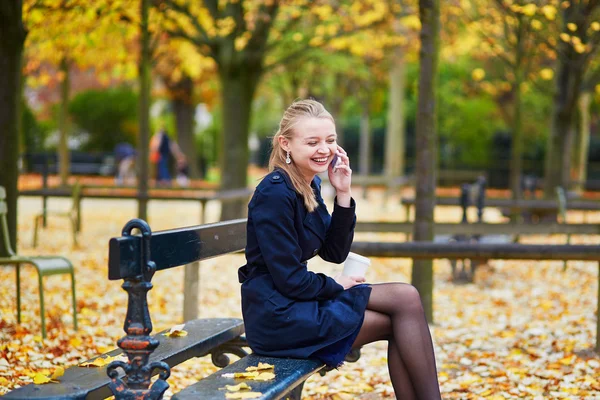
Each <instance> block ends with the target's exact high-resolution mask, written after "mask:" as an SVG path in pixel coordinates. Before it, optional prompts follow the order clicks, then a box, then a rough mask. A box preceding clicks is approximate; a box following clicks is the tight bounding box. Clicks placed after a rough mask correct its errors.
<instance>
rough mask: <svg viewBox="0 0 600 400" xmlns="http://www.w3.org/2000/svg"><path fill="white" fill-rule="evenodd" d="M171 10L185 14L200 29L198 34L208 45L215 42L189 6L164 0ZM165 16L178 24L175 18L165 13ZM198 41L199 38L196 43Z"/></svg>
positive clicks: (171, 0) (195, 40)
mask: <svg viewBox="0 0 600 400" xmlns="http://www.w3.org/2000/svg"><path fill="white" fill-rule="evenodd" d="M162 1H163V2H164V3H165V4H166V5H167V6H168V7H169V8H170V9H171V10H173V11H175V12H177V13H179V14H180V15H183V16H184V17H186V18H187V19H188V20H189V21H190V22H191V23H192V25H193V26H194V28H195V29H196V30H197V31H198V34H199V35H200V36H201V38H202V39H201V40H202V42H203V44H207V45H209V46H210V45H211V44H212V43H213V40H212V39H211V38H209V36H208V34H207V33H206V30H205V29H204V28H203V27H202V25H200V22H198V18H195V17H194V16H193V15H192V12H191V11H190V9H189V6H188V5H187V4H186V5H182V4H178V3H176V2H175V1H173V0H162ZM165 17H166V18H167V19H169V20H170V21H171V22H173V23H175V24H176V25H178V24H177V22H176V21H175V20H173V19H172V18H170V17H167V16H166V14H165ZM180 29H181V28H180ZM197 41H199V39H198V38H195V39H194V43H196V42H197Z"/></svg>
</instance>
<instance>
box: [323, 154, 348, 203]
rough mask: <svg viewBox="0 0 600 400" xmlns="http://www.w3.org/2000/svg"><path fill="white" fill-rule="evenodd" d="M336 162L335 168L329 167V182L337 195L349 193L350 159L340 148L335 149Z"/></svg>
mask: <svg viewBox="0 0 600 400" xmlns="http://www.w3.org/2000/svg"><path fill="white" fill-rule="evenodd" d="M337 156H338V161H337V163H336V165H335V166H331V165H330V166H329V170H328V172H329V182H330V183H331V186H333V187H334V188H335V191H336V192H337V194H338V195H340V194H342V193H349V192H350V184H351V182H352V170H351V169H350V159H349V158H348V154H347V153H346V150H344V149H342V148H341V147H340V146H338V147H337Z"/></svg>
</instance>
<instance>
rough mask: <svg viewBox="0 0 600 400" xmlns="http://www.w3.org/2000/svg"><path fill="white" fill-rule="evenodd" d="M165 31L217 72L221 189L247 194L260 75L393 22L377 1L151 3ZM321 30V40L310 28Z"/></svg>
mask: <svg viewBox="0 0 600 400" xmlns="http://www.w3.org/2000/svg"><path fill="white" fill-rule="evenodd" d="M155 4H156V6H157V7H158V8H159V10H160V11H162V12H163V13H164V15H165V18H166V19H167V20H169V22H170V25H169V26H168V29H167V31H168V32H169V34H170V35H171V36H173V37H179V38H182V39H185V40H188V41H189V42H191V43H193V44H194V45H195V46H196V47H197V48H198V50H199V51H200V52H201V53H202V54H204V55H206V56H208V57H211V58H212V59H213V60H214V61H215V64H216V66H217V71H218V72H217V73H218V76H219V82H220V87H221V88H220V90H221V104H222V109H223V115H222V118H223V120H222V122H223V123H222V125H223V135H222V138H221V139H222V146H221V148H222V149H226V151H223V152H222V154H221V160H220V161H221V185H222V188H224V189H233V188H240V187H245V186H246V180H247V170H246V169H247V165H248V131H249V126H250V117H251V109H252V102H253V99H254V95H255V92H256V89H257V85H258V83H259V82H260V79H261V77H262V76H263V75H264V73H265V72H266V71H268V70H269V69H271V68H274V67H275V66H277V65H280V64H283V63H286V62H289V61H291V60H293V59H295V58H297V57H298V56H300V55H302V54H304V53H305V52H306V51H307V49H309V48H310V47H311V46H318V45H320V44H324V43H326V42H328V41H329V40H330V39H331V38H334V37H339V36H343V35H348V34H350V33H352V32H354V31H356V30H360V29H365V28H367V27H369V26H372V25H373V24H376V23H381V22H383V21H387V20H389V19H390V18H393V17H394V15H393V11H392V10H391V8H390V4H389V3H387V2H384V1H373V0H370V1H368V0H362V1H342V2H339V1H335V2H334V1H324V0H323V1H313V2H311V1H307V0H288V1H283V0H281V1H276V0H260V1H258V0H257V1H247V0H246V1H244V0H235V1H233V0H230V1H217V0H205V1H202V2H194V3H188V2H184V1H181V0H155ZM323 26H325V27H326V28H325V30H324V31H323V32H322V34H320V33H319V32H317V31H316V29H317V28H319V27H323ZM243 208H244V205H243V203H242V202H236V203H233V202H232V203H230V204H228V205H225V206H224V207H223V210H222V213H221V218H222V219H231V218H235V217H238V216H239V215H240V214H241V213H243Z"/></svg>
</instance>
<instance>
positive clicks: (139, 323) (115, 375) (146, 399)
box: [106, 219, 171, 400]
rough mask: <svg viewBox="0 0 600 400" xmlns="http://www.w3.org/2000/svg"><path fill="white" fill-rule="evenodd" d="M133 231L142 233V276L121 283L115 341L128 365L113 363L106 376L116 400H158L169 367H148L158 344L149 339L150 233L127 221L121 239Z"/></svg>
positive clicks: (138, 222)
mask: <svg viewBox="0 0 600 400" xmlns="http://www.w3.org/2000/svg"><path fill="white" fill-rule="evenodd" d="M134 228H137V229H139V230H140V231H141V232H142V246H141V254H140V257H139V259H138V261H139V262H140V266H141V270H142V274H141V275H140V276H137V277H135V278H128V279H125V282H124V283H123V286H122V287H123V289H124V290H126V291H127V295H128V301H127V316H126V318H125V326H124V330H125V332H126V333H127V335H126V336H124V337H122V338H121V339H119V341H118V342H117V344H118V346H119V347H120V348H121V349H122V350H123V352H124V353H125V354H127V358H128V360H129V362H127V363H125V362H123V361H113V362H112V363H110V365H109V366H108V368H107V370H106V372H107V374H108V376H109V377H110V378H111V380H112V382H111V383H110V384H109V387H110V389H111V391H112V392H113V394H114V395H115V398H116V399H117V400H141V399H143V400H159V399H162V396H163V394H164V392H165V391H166V390H167V389H168V388H169V384H168V383H167V378H169V375H170V373H171V372H170V369H169V366H168V365H167V364H166V363H164V362H152V363H149V361H148V359H149V358H150V354H152V352H153V351H154V349H156V347H157V346H158V340H157V339H155V338H153V337H151V336H150V332H152V321H151V319H150V311H149V309H148V299H147V294H148V291H149V290H150V289H152V283H150V281H151V280H152V276H153V275H154V272H155V271H156V265H155V264H154V263H153V262H152V261H150V237H151V235H152V232H151V231H150V227H149V226H148V224H147V223H146V222H145V221H143V220H140V219H134V220H131V221H129V222H128V223H127V224H126V225H125V227H124V228H123V232H122V235H123V236H129V235H130V234H131V231H132V230H133V229H134ZM118 368H121V369H123V370H124V371H125V374H126V375H127V379H126V381H125V380H123V379H121V378H119V372H118V370H117V369H118ZM155 369H158V370H160V375H159V378H158V379H157V380H156V381H155V382H154V383H152V384H151V381H150V378H151V377H152V372H153V371H154V370H155Z"/></svg>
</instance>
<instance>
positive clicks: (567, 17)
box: [544, 0, 600, 196]
mask: <svg viewBox="0 0 600 400" xmlns="http://www.w3.org/2000/svg"><path fill="white" fill-rule="evenodd" d="M560 6H561V9H562V10H561V12H560V13H558V15H557V16H558V17H559V18H557V26H556V28H557V29H556V31H557V36H558V37H556V38H554V42H553V43H556V45H555V51H556V54H557V63H556V67H555V69H556V79H555V88H554V97H553V110H552V119H551V127H550V135H549V138H548V147H547V150H546V163H545V171H544V193H545V195H546V196H552V195H553V193H554V188H555V187H557V186H562V187H564V188H566V187H568V186H569V183H570V181H571V180H572V178H573V180H575V179H577V175H578V173H577V169H575V170H572V169H571V166H572V164H571V156H572V148H573V144H574V141H575V138H576V133H575V131H576V122H577V120H576V115H577V108H578V103H579V102H580V97H581V92H582V89H583V88H586V87H587V89H585V90H587V91H589V87H590V86H592V85H593V84H594V82H597V81H598V78H599V77H598V76H597V74H599V73H598V72H597V71H594V69H593V68H590V66H593V65H594V64H593V62H594V61H595V59H596V58H597V56H598V51H599V50H600V1H598V0H571V1H563V2H562V3H561V5H560ZM596 61H597V60H596ZM584 103H585V97H584ZM587 123H588V122H587V121H584V124H587ZM585 140H586V138H585V136H583V137H581V139H580V140H579V144H578V145H579V147H580V151H579V152H578V153H579V154H580V155H579V157H578V158H580V159H581V160H584V159H585V157H586V156H587V149H585V155H581V150H582V149H581V147H582V141H583V148H585V147H587V145H585ZM579 178H580V179H581V176H580V177H579Z"/></svg>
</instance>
